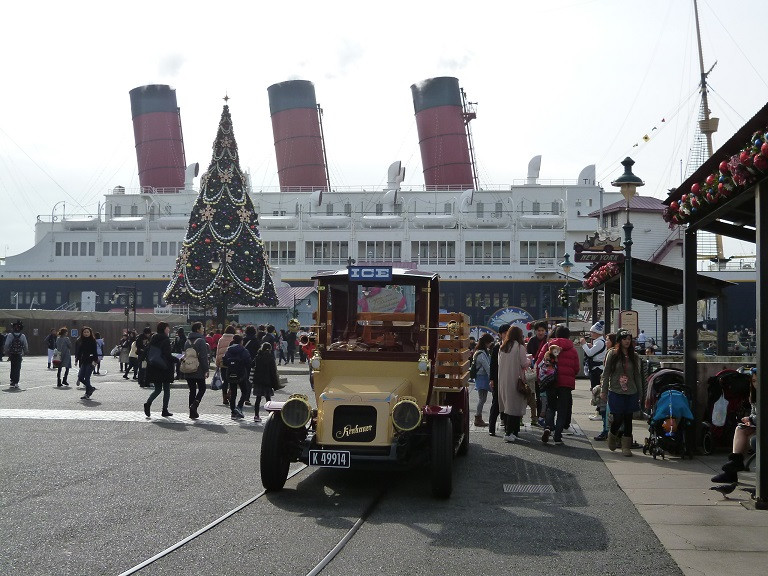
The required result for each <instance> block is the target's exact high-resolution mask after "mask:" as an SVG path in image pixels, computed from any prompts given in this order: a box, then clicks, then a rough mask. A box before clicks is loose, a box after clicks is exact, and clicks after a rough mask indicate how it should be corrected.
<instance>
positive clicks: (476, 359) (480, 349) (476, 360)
mask: <svg viewBox="0 0 768 576" xmlns="http://www.w3.org/2000/svg"><path fill="white" fill-rule="evenodd" d="M492 344H493V336H491V335H490V334H483V335H482V336H480V339H479V340H478V341H477V346H476V347H475V348H476V350H475V353H474V354H473V356H472V358H473V363H472V364H473V369H474V372H475V373H474V375H473V374H470V376H474V380H475V390H477V395H478V401H477V410H476V411H475V426H477V427H479V428H485V427H486V426H488V423H487V422H484V421H483V406H484V405H485V401H486V400H487V399H488V391H489V390H490V389H491V385H490V380H491V377H490V374H491V356H490V354H489V352H488V348H489V347H490V346H491V345H492ZM470 372H471V370H470Z"/></svg>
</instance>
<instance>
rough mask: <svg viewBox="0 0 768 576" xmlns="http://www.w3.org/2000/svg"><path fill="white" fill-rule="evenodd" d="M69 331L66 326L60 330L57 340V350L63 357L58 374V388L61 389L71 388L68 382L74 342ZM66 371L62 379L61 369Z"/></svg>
mask: <svg viewBox="0 0 768 576" xmlns="http://www.w3.org/2000/svg"><path fill="white" fill-rule="evenodd" d="M68 332H69V331H68V330H67V327H66V326H62V327H61V328H59V332H58V334H57V336H58V337H57V338H56V350H58V351H59V354H60V355H61V363H60V364H59V367H58V370H57V372H56V386H58V387H59V388H61V387H62V386H69V382H67V376H69V369H70V368H72V342H71V341H70V339H69V336H67V334H68ZM62 368H63V369H64V378H63V379H62V377H61V369H62Z"/></svg>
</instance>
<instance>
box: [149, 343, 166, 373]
mask: <svg viewBox="0 0 768 576" xmlns="http://www.w3.org/2000/svg"><path fill="white" fill-rule="evenodd" d="M147 363H148V364H149V365H150V366H151V367H152V368H155V369H156V370H168V362H166V360H165V358H163V351H162V350H161V349H160V347H159V346H155V345H154V344H150V346H149V349H148V350H147Z"/></svg>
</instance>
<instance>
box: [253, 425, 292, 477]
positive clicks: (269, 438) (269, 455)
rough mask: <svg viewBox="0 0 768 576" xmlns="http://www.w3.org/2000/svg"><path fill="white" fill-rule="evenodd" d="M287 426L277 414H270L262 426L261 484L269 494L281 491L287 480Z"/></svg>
mask: <svg viewBox="0 0 768 576" xmlns="http://www.w3.org/2000/svg"><path fill="white" fill-rule="evenodd" d="M287 432H288V431H287V426H286V425H285V423H284V422H283V419H282V418H281V417H280V413H279V412H272V414H270V415H269V418H267V422H266V424H265V425H264V434H263V435H262V436H261V459H260V465H261V483H262V484H263V485H264V489H265V490H267V491H269V492H276V491H278V490H282V489H283V486H285V481H286V479H287V478H288V467H289V466H290V464H291V461H290V460H289V458H288V447H287V446H286V435H287Z"/></svg>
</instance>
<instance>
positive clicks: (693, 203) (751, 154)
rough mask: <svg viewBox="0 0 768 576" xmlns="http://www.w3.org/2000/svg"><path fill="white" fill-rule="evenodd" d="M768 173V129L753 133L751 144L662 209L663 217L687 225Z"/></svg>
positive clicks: (670, 221) (672, 222)
mask: <svg viewBox="0 0 768 576" xmlns="http://www.w3.org/2000/svg"><path fill="white" fill-rule="evenodd" d="M765 175H768V128H767V129H766V130H764V131H762V132H761V131H758V132H755V133H754V134H753V135H752V139H751V140H750V143H749V144H748V145H747V146H746V147H744V148H743V149H742V150H741V151H740V152H739V153H737V154H734V155H733V156H731V157H730V159H728V160H723V161H722V162H720V165H719V167H718V170H717V171H716V172H713V173H712V174H710V175H709V176H707V177H706V179H705V180H704V181H703V182H694V183H693V185H692V186H691V191H690V193H688V194H683V195H682V196H681V197H680V200H675V201H673V202H670V204H669V207H667V208H665V209H664V220H665V221H667V222H669V223H671V224H687V223H690V222H693V221H695V220H697V219H698V218H700V217H702V216H704V215H705V214H707V213H708V212H709V211H711V210H713V209H714V207H715V206H716V205H717V204H718V203H720V202H722V201H724V200H727V199H728V198H731V197H733V196H737V195H738V194H740V193H742V192H743V191H744V190H746V189H747V188H749V187H750V186H751V185H752V184H754V183H755V182H756V181H757V180H758V179H759V178H760V177H761V176H765Z"/></svg>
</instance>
